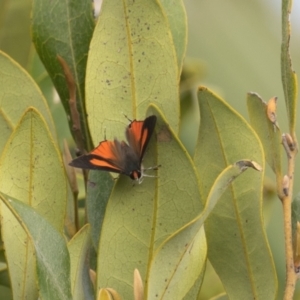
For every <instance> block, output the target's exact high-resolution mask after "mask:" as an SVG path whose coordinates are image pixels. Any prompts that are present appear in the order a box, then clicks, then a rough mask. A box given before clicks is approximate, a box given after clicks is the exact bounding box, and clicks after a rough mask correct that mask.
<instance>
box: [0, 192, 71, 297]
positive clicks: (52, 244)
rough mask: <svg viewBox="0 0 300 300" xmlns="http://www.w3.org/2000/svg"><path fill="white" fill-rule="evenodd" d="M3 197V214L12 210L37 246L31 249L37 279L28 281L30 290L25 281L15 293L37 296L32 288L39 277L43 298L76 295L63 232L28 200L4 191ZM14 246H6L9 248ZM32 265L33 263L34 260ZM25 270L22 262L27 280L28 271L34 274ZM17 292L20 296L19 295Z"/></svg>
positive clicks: (34, 287) (39, 289)
mask: <svg viewBox="0 0 300 300" xmlns="http://www.w3.org/2000/svg"><path fill="white" fill-rule="evenodd" d="M0 199H1V200H0V207H1V212H3V215H4V216H6V215H7V214H8V213H10V214H12V215H13V216H14V217H15V220H17V222H18V224H19V226H20V227H22V229H23V230H24V231H25V232H26V234H27V235H28V237H29V239H28V240H27V241H26V242H27V243H30V244H32V245H33V246H34V247H33V248H34V250H32V249H29V250H30V255H31V256H32V258H33V259H32V261H30V262H31V264H34V263H35V262H36V271H35V272H34V273H35V274H34V275H35V276H33V279H35V280H34V281H33V282H28V284H27V285H26V288H27V289H26V290H24V289H23V287H24V286H25V284H20V285H19V287H18V288H17V289H14V290H13V294H14V297H15V298H16V299H37V295H34V296H33V295H32V291H33V290H35V291H36V285H35V284H36V281H37V282H38V286H39V288H38V292H39V298H41V299H64V300H70V299H73V298H72V296H71V284H70V258H69V252H68V249H67V245H66V241H65V239H64V237H63V236H62V234H61V233H59V232H58V231H57V230H56V229H55V228H54V227H53V226H52V225H51V224H50V223H49V222H47V220H46V219H45V218H43V217H42V216H41V215H40V214H39V213H38V212H37V211H36V210H35V209H33V208H32V207H31V206H29V205H27V204H25V203H24V202H21V201H19V200H16V199H14V198H11V197H10V196H7V195H6V196H4V195H2V194H1V195H0ZM2 221H3V220H2ZM3 241H4V245H5V246H6V239H3ZM10 250H11V249H9V250H8V249H7V248H6V251H10ZM14 263H15V262H14ZM28 266H29V267H30V264H28ZM21 270H22V266H20V269H19V272H20V273H24V274H23V276H24V280H25V281H27V280H28V278H26V275H31V274H29V273H28V270H27V269H25V270H22V271H21ZM11 276H12V274H11ZM30 277H31V276H30ZM11 279H12V281H14V280H15V278H13V277H11ZM15 292H17V293H15ZM26 292H28V294H26ZM16 294H17V296H15V295H16ZM35 294H36V293H35Z"/></svg>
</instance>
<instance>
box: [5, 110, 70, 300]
mask: <svg viewBox="0 0 300 300" xmlns="http://www.w3.org/2000/svg"><path fill="white" fill-rule="evenodd" d="M0 191H1V192H2V193H5V194H7V195H9V196H11V197H13V198H17V199H19V200H21V201H23V202H24V203H26V204H28V205H30V206H32V207H33V208H35V209H36V210H37V211H38V212H39V213H40V214H41V215H42V216H43V217H44V218H45V219H47V221H49V222H50V223H51V224H52V225H53V226H54V227H55V228H56V229H57V230H59V231H60V232H61V231H62V230H63V225H64V217H65V208H66V197H67V184H66V178H65V173H64V169H63V164H62V161H61V157H60V154H59V151H58V149H57V147H56V145H55V143H54V141H53V139H52V136H51V134H50V132H49V129H48V128H47V126H46V123H45V121H44V119H43V118H42V116H41V115H40V114H39V113H38V112H37V111H36V110H35V109H34V108H29V109H28V110H27V111H26V113H25V114H24V115H23V117H22V118H21V120H20V122H19V123H18V124H17V126H16V128H15V130H14V132H13V133H12V135H11V137H10V139H9V141H8V142H7V144H6V147H5V148H4V151H3V153H2V156H1V157H0ZM1 217H2V222H3V224H2V234H3V239H5V249H6V257H7V262H8V265H9V272H10V276H11V281H12V289H13V293H14V294H16V295H20V293H21V295H22V293H24V292H26V291H27V290H28V289H33V287H34V284H32V282H35V280H36V279H35V276H34V271H33V270H34V260H33V248H32V246H31V244H30V243H29V242H28V239H27V234H26V233H25V232H24V230H23V229H22V228H21V227H20V225H19V223H18V221H17V220H16V219H15V217H14V216H13V215H12V214H11V213H10V212H7V213H5V214H2V215H1ZM16 262H17V263H16ZM35 293H36V291H35ZM29 294H30V293H29ZM16 297H17V296H16ZM17 298H18V297H17ZM34 298H35V297H34ZM19 299H22V298H19Z"/></svg>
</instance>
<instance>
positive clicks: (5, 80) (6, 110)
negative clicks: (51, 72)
mask: <svg viewBox="0 0 300 300" xmlns="http://www.w3.org/2000/svg"><path fill="white" fill-rule="evenodd" d="M29 106H33V107H35V108H36V109H38V110H39V112H40V113H41V114H42V116H43V117H44V118H45V120H46V122H47V125H48V127H49V129H50V131H51V134H52V136H53V137H55V136H56V134H55V128H54V124H53V120H52V117H51V115H50V111H49V109H48V106H47V102H46V100H45V98H44V97H43V95H42V93H41V91H40V90H39V88H38V86H37V84H36V83H35V82H34V81H33V79H32V78H31V77H30V76H29V75H28V73H27V72H26V71H25V70H24V69H23V68H22V67H21V66H20V65H18V64H17V63H16V62H15V61H13V60H12V59H11V58H10V57H9V56H7V55H6V54H5V53H3V52H1V51H0V129H1V134H0V154H1V152H2V151H3V148H4V145H5V143H6V141H7V140H8V138H9V136H10V134H11V133H12V131H13V130H14V129H15V127H16V125H17V123H18V122H19V120H20V118H21V116H22V115H23V114H24V112H25V110H26V109H27V108H28V107H29Z"/></svg>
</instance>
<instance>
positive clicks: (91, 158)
mask: <svg viewBox="0 0 300 300" xmlns="http://www.w3.org/2000/svg"><path fill="white" fill-rule="evenodd" d="M155 124H156V116H154V115H153V116H150V117H148V118H146V119H145V120H144V121H137V120H134V121H132V122H131V123H130V124H129V125H128V127H127V128H126V138H127V141H128V143H129V145H128V144H127V143H126V142H124V141H121V142H120V141H118V140H117V139H114V140H113V141H107V140H105V141H102V142H101V143H100V144H99V145H98V146H97V147H96V148H95V149H93V150H92V151H91V152H90V153H88V154H86V155H82V156H80V157H78V158H75V159H74V160H72V162H71V163H70V164H69V165H71V166H73V167H76V168H82V169H92V170H102V171H109V172H115V173H122V174H125V175H127V176H129V177H130V178H132V179H134V180H140V179H141V178H142V177H143V175H142V170H141V163H142V159H143V156H144V154H145V150H146V148H147V145H148V143H149V141H150V138H151V136H152V134H153V131H154V128H155ZM139 182H140V181H139Z"/></svg>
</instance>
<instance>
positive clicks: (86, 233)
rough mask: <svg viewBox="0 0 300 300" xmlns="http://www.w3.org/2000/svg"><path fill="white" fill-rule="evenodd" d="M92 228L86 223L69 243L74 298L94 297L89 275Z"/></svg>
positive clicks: (76, 299) (83, 299)
mask: <svg viewBox="0 0 300 300" xmlns="http://www.w3.org/2000/svg"><path fill="white" fill-rule="evenodd" d="M90 234H91V229H90V225H89V224H86V225H85V226H84V227H82V228H81V229H80V231H79V232H77V234H76V235H75V236H74V237H73V238H72V240H71V241H70V242H69V243H68V249H69V253H70V260H71V287H72V295H73V300H80V299H82V300H85V299H92V298H93V296H92V283H91V280H90V276H89V269H90V266H89V263H88V262H89V260H88V257H89V251H90V246H91V236H90Z"/></svg>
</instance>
